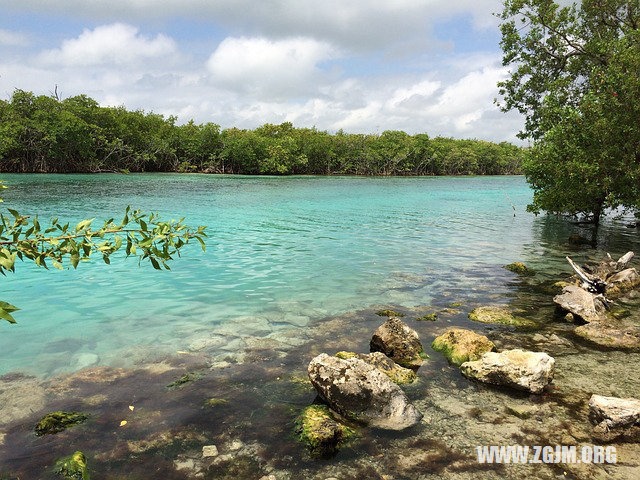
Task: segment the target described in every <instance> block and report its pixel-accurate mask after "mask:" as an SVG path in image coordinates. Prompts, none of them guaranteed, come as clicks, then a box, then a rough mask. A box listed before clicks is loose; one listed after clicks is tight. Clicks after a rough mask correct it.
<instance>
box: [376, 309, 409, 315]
mask: <svg viewBox="0 0 640 480" xmlns="http://www.w3.org/2000/svg"><path fill="white" fill-rule="evenodd" d="M376 315H378V316H379V317H404V313H400V312H396V311H395V310H390V309H386V310H378V311H377V312H376Z"/></svg>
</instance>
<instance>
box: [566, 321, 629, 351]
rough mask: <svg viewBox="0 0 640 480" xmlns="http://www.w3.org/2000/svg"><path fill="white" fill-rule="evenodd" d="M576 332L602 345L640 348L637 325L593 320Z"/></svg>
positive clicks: (625, 348)
mask: <svg viewBox="0 0 640 480" xmlns="http://www.w3.org/2000/svg"><path fill="white" fill-rule="evenodd" d="M574 332H575V334H576V335H578V336H579V337H581V338H584V339H585V340H587V341H589V342H591V343H594V344H596V345H599V346H601V347H607V348H617V349H621V350H640V329H638V328H636V327H616V326H613V325H607V324H604V323H601V322H593V323H588V324H586V325H582V326H580V327H578V328H576V329H575V330H574Z"/></svg>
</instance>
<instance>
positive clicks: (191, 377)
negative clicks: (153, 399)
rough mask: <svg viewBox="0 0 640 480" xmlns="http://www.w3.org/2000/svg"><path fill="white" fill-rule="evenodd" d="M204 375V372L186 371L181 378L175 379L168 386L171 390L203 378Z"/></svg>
mask: <svg viewBox="0 0 640 480" xmlns="http://www.w3.org/2000/svg"><path fill="white" fill-rule="evenodd" d="M203 376H204V374H203V373H202V372H189V373H185V374H184V375H182V376H181V377H180V378H178V379H177V380H175V381H173V382H171V383H170V384H169V385H167V388H168V389H169V390H173V389H176V388H180V387H182V386H183V385H186V384H187V383H190V382H194V381H196V380H199V379H201V378H202V377H203Z"/></svg>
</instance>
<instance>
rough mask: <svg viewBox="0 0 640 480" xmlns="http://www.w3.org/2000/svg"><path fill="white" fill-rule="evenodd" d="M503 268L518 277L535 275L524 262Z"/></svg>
mask: <svg viewBox="0 0 640 480" xmlns="http://www.w3.org/2000/svg"><path fill="white" fill-rule="evenodd" d="M502 268H504V269H505V270H509V271H510V272H513V273H516V274H518V275H523V276H531V275H534V272H533V270H531V269H530V268H529V267H527V266H526V265H525V264H524V263H522V262H514V263H510V264H509V265H505V266H504V267H502Z"/></svg>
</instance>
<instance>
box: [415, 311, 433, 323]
mask: <svg viewBox="0 0 640 480" xmlns="http://www.w3.org/2000/svg"><path fill="white" fill-rule="evenodd" d="M416 320H417V321H418V322H435V321H436V320H438V314H437V313H427V314H426V315H423V316H421V317H418V318H416Z"/></svg>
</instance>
